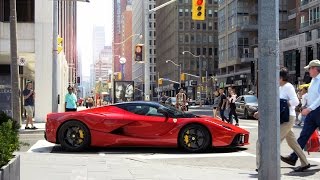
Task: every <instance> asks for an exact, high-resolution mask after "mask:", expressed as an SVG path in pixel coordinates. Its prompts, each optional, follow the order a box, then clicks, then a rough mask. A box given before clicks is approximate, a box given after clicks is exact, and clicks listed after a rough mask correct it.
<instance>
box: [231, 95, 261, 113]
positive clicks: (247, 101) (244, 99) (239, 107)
mask: <svg viewBox="0 0 320 180" xmlns="http://www.w3.org/2000/svg"><path fill="white" fill-rule="evenodd" d="M235 104H236V112H237V114H238V115H240V116H243V117H244V118H245V119H249V118H250V117H253V114H254V113H255V112H257V111H258V98H257V97H256V96H254V95H243V96H239V97H238V99H237V100H236V102H235Z"/></svg>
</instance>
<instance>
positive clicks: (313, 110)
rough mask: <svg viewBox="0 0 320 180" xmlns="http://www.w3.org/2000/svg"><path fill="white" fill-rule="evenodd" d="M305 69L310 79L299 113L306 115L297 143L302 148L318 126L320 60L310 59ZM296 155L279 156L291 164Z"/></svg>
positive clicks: (294, 162) (319, 121)
mask: <svg viewBox="0 0 320 180" xmlns="http://www.w3.org/2000/svg"><path fill="white" fill-rule="evenodd" d="M305 69H308V70H309V73H310V77H312V81H311V84H310V87H309V89H308V96H307V105H306V108H305V109H303V110H302V112H301V114H302V115H303V116H306V119H305V121H304V126H303V129H302V131H301V133H300V137H299V138H298V143H299V145H300V146H301V148H302V149H303V148H304V147H305V145H306V144H307V142H308V140H309V138H310V137H311V135H312V133H313V132H314V131H315V130H316V129H317V128H318V127H320V118H319V117H320V61H319V60H312V61H311V62H310V63H309V65H308V66H306V67H305ZM297 159H298V157H297V154H296V153H292V154H291V155H290V156H287V157H281V160H282V161H283V162H285V163H288V164H290V165H292V166H294V165H295V164H296V161H297ZM299 168H300V171H303V170H305V169H308V168H310V165H309V166H306V167H302V166H300V167H299Z"/></svg>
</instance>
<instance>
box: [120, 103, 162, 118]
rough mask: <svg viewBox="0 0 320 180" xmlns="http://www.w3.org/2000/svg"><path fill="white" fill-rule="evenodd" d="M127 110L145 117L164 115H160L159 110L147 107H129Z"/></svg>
mask: <svg viewBox="0 0 320 180" xmlns="http://www.w3.org/2000/svg"><path fill="white" fill-rule="evenodd" d="M126 110H127V111H129V112H132V113H134V114H137V115H143V116H163V114H161V113H158V111H157V108H155V107H152V106H147V105H129V106H127V107H126Z"/></svg>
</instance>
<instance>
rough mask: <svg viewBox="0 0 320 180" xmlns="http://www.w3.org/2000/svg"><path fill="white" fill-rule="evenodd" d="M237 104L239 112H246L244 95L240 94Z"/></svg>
mask: <svg viewBox="0 0 320 180" xmlns="http://www.w3.org/2000/svg"><path fill="white" fill-rule="evenodd" d="M235 104H236V112H237V114H241V115H242V114H243V113H244V108H245V102H244V97H243V96H240V97H238V99H237V100H236V102H235Z"/></svg>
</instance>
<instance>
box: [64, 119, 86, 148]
mask: <svg viewBox="0 0 320 180" xmlns="http://www.w3.org/2000/svg"><path fill="white" fill-rule="evenodd" d="M90 138H91V135H90V131H89V129H88V128H87V126H86V125H84V124H83V123H81V122H79V121H68V122H66V123H64V124H63V125H62V126H61V128H60V130H59V132H58V139H59V142H60V144H61V147H62V148H63V149H64V150H66V151H83V150H85V149H86V148H88V146H89V145H90Z"/></svg>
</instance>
